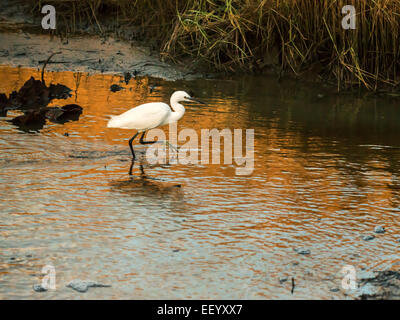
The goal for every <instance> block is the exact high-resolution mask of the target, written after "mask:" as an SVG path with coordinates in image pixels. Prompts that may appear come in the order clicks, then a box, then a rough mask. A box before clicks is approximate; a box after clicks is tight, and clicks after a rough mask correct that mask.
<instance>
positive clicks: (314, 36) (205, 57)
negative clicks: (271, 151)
mask: <svg viewBox="0 0 400 320" xmlns="http://www.w3.org/2000/svg"><path fill="white" fill-rule="evenodd" d="M32 2H34V3H36V4H37V3H38V2H37V1H32ZM43 4H44V3H43ZM46 4H54V5H55V6H56V9H57V14H59V15H61V17H62V19H64V20H65V21H66V22H67V23H66V25H68V26H70V27H69V28H70V31H74V26H75V25H76V23H77V22H78V21H82V20H87V21H90V22H91V23H92V24H95V25H97V26H98V28H99V31H100V32H102V28H103V26H102V21H103V17H104V16H110V15H112V16H113V17H114V18H115V19H116V20H118V21H121V22H128V23H131V24H134V25H137V26H139V27H140V28H141V30H142V32H143V33H144V34H145V35H146V36H147V37H152V38H155V39H157V40H158V41H159V44H160V49H161V53H162V55H163V56H165V57H167V58H169V59H173V60H174V61H176V62H180V61H184V60H185V58H187V57H191V58H192V59H194V61H200V62H206V63H207V64H208V65H209V66H212V68H214V69H217V70H226V71H237V70H245V71H247V70H251V71H262V70H265V69H268V68H270V69H271V68H273V69H274V70H277V71H279V72H288V71H289V72H290V73H293V74H294V75H298V76H301V75H302V74H303V73H305V72H307V71H309V70H310V69H312V70H316V71H317V72H318V74H319V75H320V76H321V77H324V78H327V79H330V80H334V81H335V83H337V86H338V88H341V87H343V86H354V85H355V86H363V87H366V88H368V89H372V90H375V89H377V88H379V87H380V86H381V85H383V84H385V85H388V86H391V87H393V88H397V87H398V85H399V83H400V82H399V81H400V74H399V70H400V69H399V67H400V60H399V45H400V35H399V16H400V1H398V0H197V1H196V0H119V1H113V0H79V1H78V0H49V1H46ZM348 4H352V5H354V6H355V8H356V13H357V16H356V30H351V29H350V30H344V29H343V28H342V26H341V20H342V18H343V17H344V15H343V14H342V13H341V9H342V7H343V6H344V5H348Z"/></svg>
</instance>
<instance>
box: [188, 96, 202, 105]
mask: <svg viewBox="0 0 400 320" xmlns="http://www.w3.org/2000/svg"><path fill="white" fill-rule="evenodd" d="M186 99H188V100H189V101H192V102H197V103H200V104H207V103H205V102H203V101H200V100H197V99H194V98H192V97H190V98H186Z"/></svg>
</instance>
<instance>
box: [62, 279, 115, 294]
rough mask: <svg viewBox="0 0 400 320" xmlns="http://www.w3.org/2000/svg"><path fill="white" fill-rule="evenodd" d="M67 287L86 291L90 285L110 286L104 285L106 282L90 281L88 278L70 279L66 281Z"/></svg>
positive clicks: (93, 286)
mask: <svg viewBox="0 0 400 320" xmlns="http://www.w3.org/2000/svg"><path fill="white" fill-rule="evenodd" d="M67 287H68V288H72V289H74V290H75V291H78V292H86V291H88V290H89V288H91V287H92V288H95V287H111V286H110V285H106V284H101V283H97V282H95V281H90V280H79V279H75V280H72V281H71V282H70V283H68V284H67Z"/></svg>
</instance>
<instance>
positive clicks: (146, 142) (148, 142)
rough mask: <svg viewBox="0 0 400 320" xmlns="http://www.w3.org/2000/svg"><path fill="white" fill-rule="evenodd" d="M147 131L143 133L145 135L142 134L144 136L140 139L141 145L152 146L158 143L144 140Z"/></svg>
mask: <svg viewBox="0 0 400 320" xmlns="http://www.w3.org/2000/svg"><path fill="white" fill-rule="evenodd" d="M145 133H146V132H145V131H143V133H142V136H141V137H140V141H139V142H140V143H141V144H152V143H156V142H157V141H144V140H143V139H144V135H145Z"/></svg>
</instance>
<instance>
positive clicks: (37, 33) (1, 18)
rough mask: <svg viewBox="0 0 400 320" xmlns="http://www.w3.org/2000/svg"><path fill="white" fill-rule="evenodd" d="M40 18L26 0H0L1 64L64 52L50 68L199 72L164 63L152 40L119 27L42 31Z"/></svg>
mask: <svg viewBox="0 0 400 320" xmlns="http://www.w3.org/2000/svg"><path fill="white" fill-rule="evenodd" d="M40 17H41V16H40V15H37V14H33V13H32V12H30V10H29V5H28V4H27V3H25V2H22V1H8V0H5V1H1V3H0V64H3V65H10V66H21V67H32V68H40V67H41V64H42V63H43V61H44V60H46V59H47V57H48V56H49V55H50V54H51V53H54V52H61V54H60V55H58V56H57V58H56V59H53V60H52V62H51V63H49V65H48V66H47V68H46V70H47V71H76V72H88V73H110V74H121V75H123V74H124V73H126V72H130V73H132V74H133V75H138V76H151V77H157V78H162V79H166V80H178V79H193V78H198V77H199V76H200V75H199V74H196V73H194V72H193V71H192V69H191V68H190V67H189V66H186V67H182V66H179V67H178V66H175V65H171V64H168V63H165V62H162V61H161V59H160V57H159V52H158V51H156V50H155V49H154V47H153V46H152V44H151V43H150V42H144V41H140V42H137V41H136V42H135V41H132V39H127V38H126V37H124V36H123V35H121V34H120V32H119V30H120V29H118V28H115V29H116V30H115V31H111V30H110V31H109V32H107V33H106V32H103V33H102V34H100V33H99V32H98V30H96V27H95V26H94V25H89V26H81V27H80V28H79V30H76V32H75V33H74V34H75V35H72V34H69V36H68V37H66V36H63V35H62V34H60V33H59V30H58V29H57V30H56V32H55V33H56V34H57V35H55V34H54V32H52V31H51V30H43V29H42V28H41V20H40V19H39V18H40ZM59 22H60V23H61V20H60V21H59ZM117 31H118V32H117ZM132 33H133V31H132V30H131V32H130V34H132Z"/></svg>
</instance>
